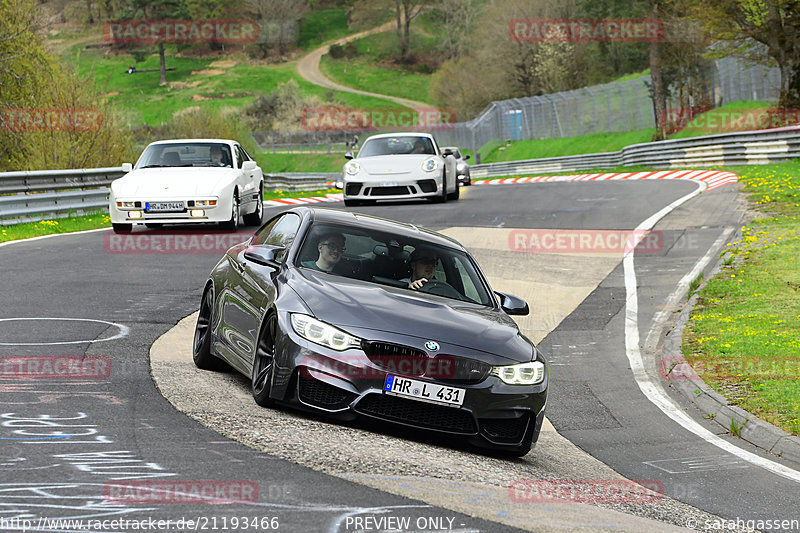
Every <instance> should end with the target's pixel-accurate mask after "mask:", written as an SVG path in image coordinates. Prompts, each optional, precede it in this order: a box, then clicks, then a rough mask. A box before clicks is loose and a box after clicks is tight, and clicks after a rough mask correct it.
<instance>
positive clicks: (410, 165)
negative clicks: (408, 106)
mask: <svg viewBox="0 0 800 533" xmlns="http://www.w3.org/2000/svg"><path fill="white" fill-rule="evenodd" d="M345 157H346V158H348V159H350V161H348V162H347V163H345V165H344V168H343V169H342V179H341V181H340V182H339V184H338V185H339V186H340V188H341V189H342V190H343V191H344V204H345V205H348V206H349V205H358V204H362V203H374V202H375V201H376V200H405V199H408V198H427V199H429V200H432V201H434V202H446V201H447V200H457V199H458V196H459V190H458V175H457V172H458V170H457V167H456V160H455V158H454V157H453V154H452V152H450V151H447V150H440V149H439V146H438V145H437V144H436V140H435V139H434V138H433V135H431V134H430V133H384V134H379V135H373V136H371V137H370V138H368V139H367V140H366V141H364V144H363V145H362V146H361V150H359V152H358V156H356V157H353V154H352V153H350V152H348V153H347V154H346V155H345Z"/></svg>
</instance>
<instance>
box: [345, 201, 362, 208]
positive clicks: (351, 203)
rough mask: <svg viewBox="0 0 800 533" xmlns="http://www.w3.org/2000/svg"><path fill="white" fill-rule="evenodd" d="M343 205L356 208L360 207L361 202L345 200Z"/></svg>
mask: <svg viewBox="0 0 800 533" xmlns="http://www.w3.org/2000/svg"><path fill="white" fill-rule="evenodd" d="M344 205H345V206H346V207H354V206H357V205H361V201H360V200H345V201H344Z"/></svg>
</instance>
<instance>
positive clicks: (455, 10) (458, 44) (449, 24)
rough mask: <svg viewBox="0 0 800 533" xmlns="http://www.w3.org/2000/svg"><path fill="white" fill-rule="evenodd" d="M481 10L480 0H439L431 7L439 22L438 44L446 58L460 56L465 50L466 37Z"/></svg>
mask: <svg viewBox="0 0 800 533" xmlns="http://www.w3.org/2000/svg"><path fill="white" fill-rule="evenodd" d="M482 10H483V3H482V2H481V1H480V0H440V1H439V2H437V4H436V5H435V6H434V7H433V8H432V12H433V16H434V17H435V18H436V20H438V21H439V23H440V28H441V30H442V37H441V38H442V40H441V43H440V46H441V47H442V48H443V49H444V52H445V55H446V57H447V59H454V58H458V57H461V56H463V55H464V54H465V53H466V52H467V44H468V41H467V38H468V36H469V34H470V33H471V32H472V29H473V26H474V25H475V22H476V21H477V19H478V18H479V17H480V16H481V14H482Z"/></svg>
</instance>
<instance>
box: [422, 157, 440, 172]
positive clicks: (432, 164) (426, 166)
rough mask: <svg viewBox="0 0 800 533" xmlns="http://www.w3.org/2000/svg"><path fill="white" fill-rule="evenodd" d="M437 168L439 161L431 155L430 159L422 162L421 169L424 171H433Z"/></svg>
mask: <svg viewBox="0 0 800 533" xmlns="http://www.w3.org/2000/svg"><path fill="white" fill-rule="evenodd" d="M438 169H439V162H438V161H436V159H434V158H433V157H432V158H430V159H426V160H425V162H424V163H422V170H424V171H425V172H433V171H435V170H438Z"/></svg>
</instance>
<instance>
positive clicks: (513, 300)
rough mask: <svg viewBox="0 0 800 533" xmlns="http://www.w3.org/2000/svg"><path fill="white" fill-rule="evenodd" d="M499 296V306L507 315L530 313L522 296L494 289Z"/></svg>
mask: <svg viewBox="0 0 800 533" xmlns="http://www.w3.org/2000/svg"><path fill="white" fill-rule="evenodd" d="M494 293H495V294H496V295H498V296H499V297H500V307H501V308H502V309H503V311H505V312H506V314H509V315H527V314H528V313H530V309H529V308H528V304H527V303H526V302H525V300H523V299H522V298H519V297H517V296H513V295H511V294H506V293H504V292H497V291H494Z"/></svg>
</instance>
